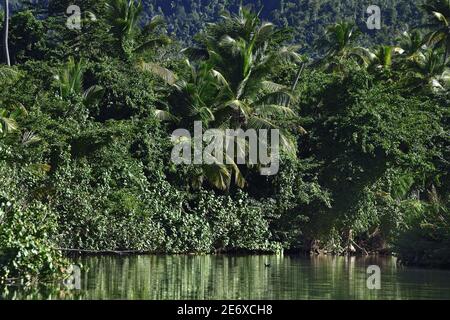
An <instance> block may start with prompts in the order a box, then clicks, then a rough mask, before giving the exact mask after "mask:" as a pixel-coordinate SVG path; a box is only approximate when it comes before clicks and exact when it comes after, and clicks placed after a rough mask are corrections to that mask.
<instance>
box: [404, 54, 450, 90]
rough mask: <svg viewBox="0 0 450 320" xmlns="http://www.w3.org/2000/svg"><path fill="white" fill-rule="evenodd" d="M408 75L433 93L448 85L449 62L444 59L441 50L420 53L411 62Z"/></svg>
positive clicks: (449, 84) (449, 78) (449, 85)
mask: <svg viewBox="0 0 450 320" xmlns="http://www.w3.org/2000/svg"><path fill="white" fill-rule="evenodd" d="M409 75H410V76H411V78H412V80H415V81H417V82H419V83H421V84H425V85H426V86H427V88H428V89H430V90H431V91H432V92H434V93H439V92H441V91H444V90H446V88H449V87H450V68H449V62H448V61H447V62H446V61H444V59H443V55H442V52H441V51H439V50H437V49H428V50H427V51H426V52H425V53H420V54H419V55H418V57H417V59H415V60H414V61H413V63H412V64H411V67H410V71H409Z"/></svg>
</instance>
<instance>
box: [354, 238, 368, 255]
mask: <svg viewBox="0 0 450 320" xmlns="http://www.w3.org/2000/svg"><path fill="white" fill-rule="evenodd" d="M351 242H352V243H353V244H354V245H355V246H356V247H358V248H359V250H361V251H362V252H363V253H364V254H365V255H366V256H368V255H369V253H368V252H367V250H366V249H364V248H363V247H360V246H359V245H358V244H357V243H356V242H355V241H354V240H351Z"/></svg>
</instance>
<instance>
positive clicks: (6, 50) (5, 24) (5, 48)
mask: <svg viewBox="0 0 450 320" xmlns="http://www.w3.org/2000/svg"><path fill="white" fill-rule="evenodd" d="M3 6H4V7H5V9H4V10H5V21H4V22H3V51H4V54H5V59H6V64H7V65H8V66H10V65H11V60H10V58H9V47H8V34H9V1H8V0H4V1H3Z"/></svg>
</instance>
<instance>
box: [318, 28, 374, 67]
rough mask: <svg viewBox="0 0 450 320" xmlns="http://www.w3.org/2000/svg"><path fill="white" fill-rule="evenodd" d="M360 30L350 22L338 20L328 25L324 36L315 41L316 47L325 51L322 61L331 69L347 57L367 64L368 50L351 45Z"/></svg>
mask: <svg viewBox="0 0 450 320" xmlns="http://www.w3.org/2000/svg"><path fill="white" fill-rule="evenodd" d="M360 34H361V31H360V30H359V28H358V27H357V26H356V25H355V24H354V23H351V22H339V23H336V24H333V25H331V26H329V27H328V28H327V30H326V33H325V37H324V38H323V39H322V40H320V41H319V42H318V43H317V47H318V48H319V49H322V50H323V51H324V52H325V56H324V58H323V60H324V61H328V63H327V64H326V66H327V67H328V68H331V69H335V68H336V67H337V68H338V69H339V68H340V66H341V65H342V64H343V63H344V62H345V61H346V60H348V59H353V60H355V61H357V62H360V63H362V64H363V65H364V66H367V65H368V64H369V63H370V52H369V51H368V50H367V49H365V48H363V47H357V46H356V47H355V46H353V45H354V43H355V41H356V40H357V39H358V37H359V36H360Z"/></svg>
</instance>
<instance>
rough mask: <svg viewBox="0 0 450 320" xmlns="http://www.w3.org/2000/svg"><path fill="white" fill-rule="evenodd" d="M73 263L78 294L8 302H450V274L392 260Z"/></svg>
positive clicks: (56, 291) (48, 293) (23, 293)
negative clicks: (79, 268) (376, 286)
mask: <svg viewBox="0 0 450 320" xmlns="http://www.w3.org/2000/svg"><path fill="white" fill-rule="evenodd" d="M75 262H76V263H81V264H82V265H83V266H84V269H83V272H82V278H81V288H82V289H81V291H73V290H69V291H67V290H64V288H63V287H61V286H60V285H57V286H46V287H40V288H34V289H29V290H31V291H27V290H25V289H23V288H11V287H10V288H8V289H7V291H4V292H3V298H7V299H18V298H30V299H43V298H44V299H450V271H442V270H426V269H414V268H402V267H397V265H396V263H395V260H394V259H393V258H377V257H367V258H355V257H351V258H345V257H328V256H319V257H311V258H310V257H298V256H220V255H219V256H214V255H205V256H133V257H110V256H105V257H87V258H86V257H85V258H81V259H79V260H78V261H75ZM267 263H270V267H267V266H266V264H267ZM369 265H378V266H380V268H381V272H382V273H381V283H382V286H381V290H369V289H368V288H367V286H366V281H367V277H368V275H367V273H366V270H367V267H368V266H369ZM4 290H5V289H4Z"/></svg>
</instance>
